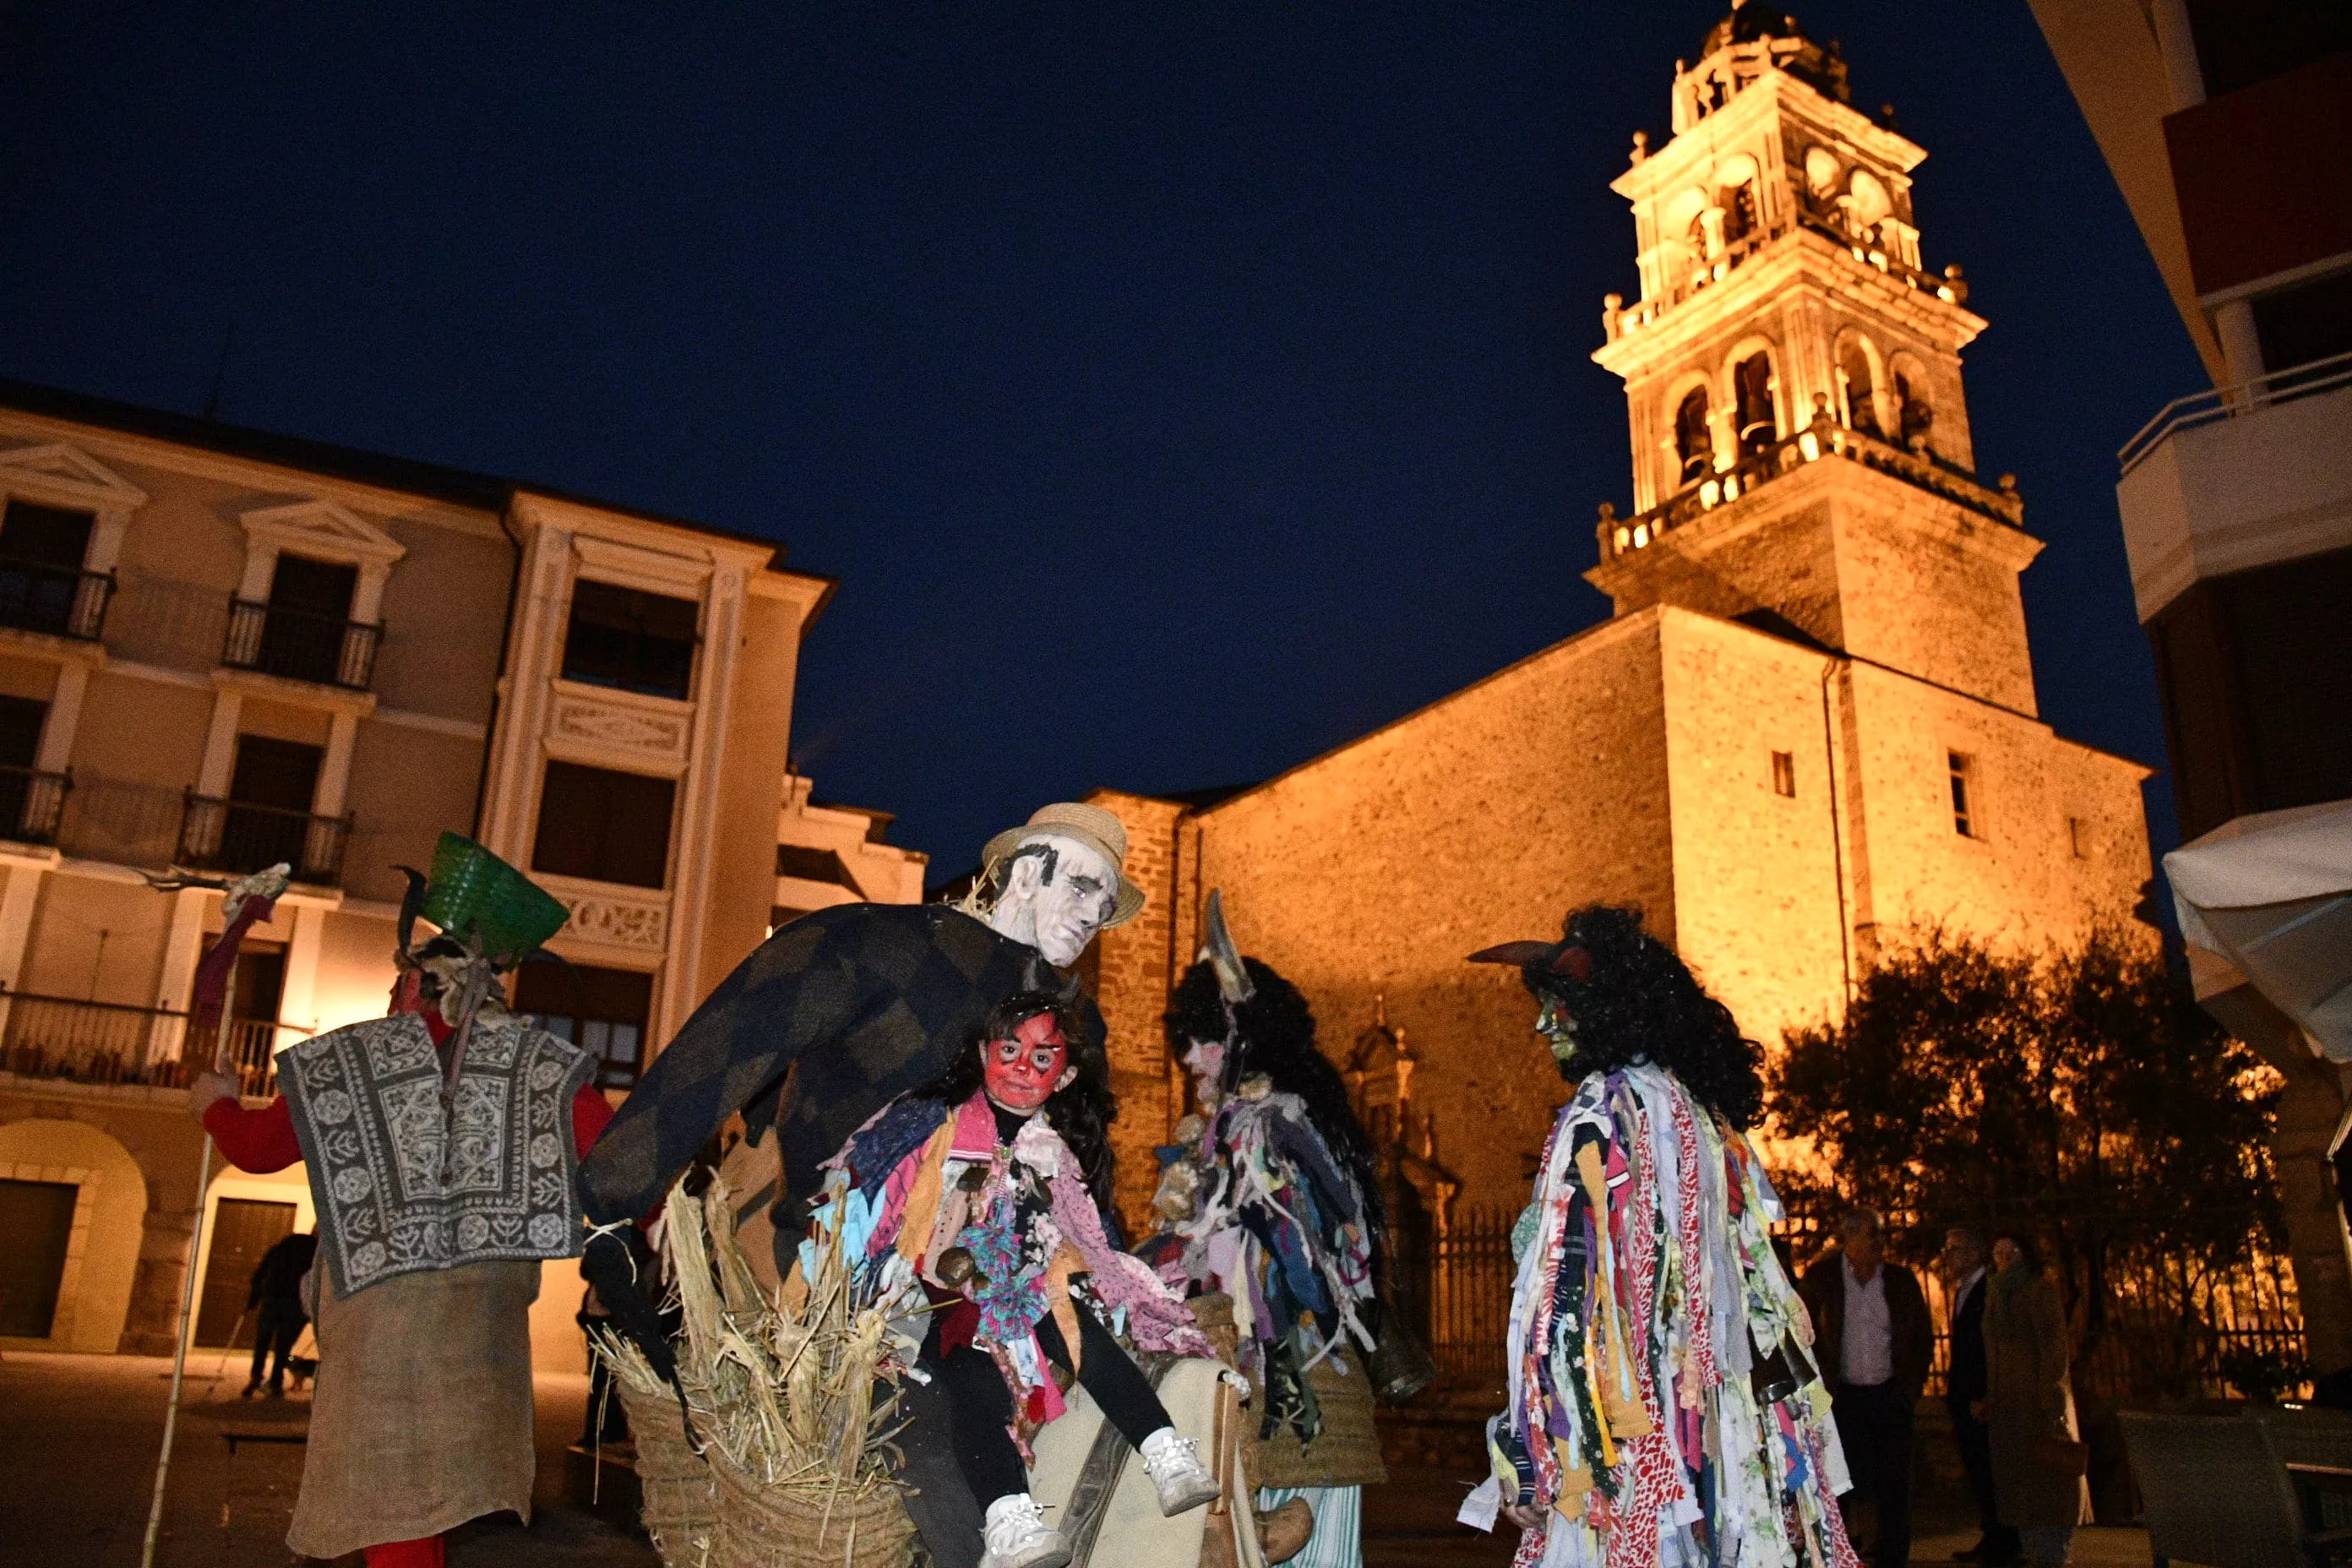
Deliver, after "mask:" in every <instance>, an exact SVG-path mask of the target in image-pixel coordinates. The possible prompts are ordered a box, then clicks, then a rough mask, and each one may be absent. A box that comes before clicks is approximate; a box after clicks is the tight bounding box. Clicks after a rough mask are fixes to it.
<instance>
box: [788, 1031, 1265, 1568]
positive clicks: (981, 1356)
mask: <svg viewBox="0 0 2352 1568" xmlns="http://www.w3.org/2000/svg"><path fill="white" fill-rule="evenodd" d="M1117 1110H1118V1102H1117V1100H1115V1099H1114V1098H1113V1097H1112V1094H1111V1089H1110V1066H1109V1061H1108V1058H1107V1057H1106V1056H1105V1054H1104V1051H1103V1048H1102V1047H1101V1046H1100V1045H1098V1044H1097V1043H1095V1042H1094V1041H1092V1040H1090V1039H1089V1038H1088V1037H1087V1036H1086V1035H1085V1034H1083V1033H1082V1032H1081V1031H1080V1030H1079V1029H1078V1028H1077V1027H1076V1018H1075V1017H1073V1016H1071V1014H1070V1012H1069V1011H1068V1009H1067V1008H1066V1005H1064V1004H1063V1003H1062V1002H1061V1000H1060V999H1059V998H1058V997H1056V996H1055V995H1053V994H1049V993H1046V992H1042V991H1028V992H1022V993H1019V994H1015V995H1013V996H1011V997H1009V998H1007V999H1006V1000H1005V1001H1004V1002H1003V1003H1001V1004H999V1005H997V1006H996V1007H995V1008H993V1009H992V1010H991V1012H990V1013H989V1015H988V1017H987V1018H986V1019H985V1020H984V1021H983V1023H982V1026H981V1027H980V1028H979V1029H978V1030H976V1031H975V1032H974V1036H973V1039H972V1043H971V1048H970V1049H969V1050H967V1051H966V1052H965V1053H964V1054H963V1055H962V1056H961V1057H959V1058H957V1059H956V1060H955V1062H954V1063H953V1064H952V1065H951V1066H950V1068H948V1070H947V1071H946V1072H945V1073H943V1074H941V1075H940V1077H939V1078H938V1079H936V1080H934V1081H933V1082H931V1083H930V1084H929V1085H927V1086H925V1087H924V1088H922V1089H919V1090H917V1091H916V1092H915V1093H913V1094H910V1095H908V1097H906V1098H905V1099H903V1100H898V1102H897V1103H895V1104H893V1105H892V1106H890V1107H889V1109H887V1110H885V1111H883V1112H882V1113H881V1114H880V1115H878V1116H877V1117H876V1118H875V1120H874V1121H872V1122H871V1123H869V1124H868V1125H867V1126H866V1127H865V1128H863V1129H861V1130H860V1131H858V1132H857V1133H856V1135H855V1136H853V1137H852V1138H851V1139H850V1140H849V1142H848V1143H847V1144H846V1145H845V1147H844V1148H843V1149H842V1150H841V1152H840V1153H839V1154H837V1155H836V1156H835V1159H834V1160H833V1161H832V1162H831V1164H832V1165H833V1167H834V1170H835V1174H834V1175H833V1177H832V1178H831V1179H830V1181H829V1182H828V1184H827V1187H826V1197H825V1201H824V1205H823V1206H822V1207H821V1208H820V1209H819V1211H818V1214H817V1215H816V1224H817V1226H820V1227H832V1226H840V1227H841V1231H842V1237H843V1247H844V1250H845V1253H846V1254H847V1255H849V1256H852V1257H856V1258H862V1259H863V1260H864V1261H863V1263H862V1265H861V1268H864V1269H866V1270H872V1271H878V1273H879V1279H878V1280H877V1282H876V1283H877V1289H878V1291H879V1293H881V1294H883V1295H886V1296H887V1295H888V1294H890V1293H892V1292H894V1291H895V1290H897V1289H899V1288H901V1287H902V1286H903V1285H904V1283H905V1282H907V1281H908V1280H909V1279H914V1280H919V1281H920V1282H921V1284H922V1286H923V1288H924V1290H925V1292H926V1293H927V1294H928V1295H929V1298H930V1300H931V1301H932V1302H933V1304H934V1310H932V1311H931V1312H930V1313H929V1323H928V1326H927V1328H926V1329H925V1331H924V1333H923V1338H922V1342H921V1350H920V1353H919V1357H918V1358H917V1360H916V1363H915V1365H916V1370H917V1371H918V1372H919V1373H922V1374H924V1375H926V1376H928V1377H929V1378H930V1379H931V1380H933V1381H934V1383H935V1384H937V1386H939V1387H940V1389H941V1390H942V1391H943V1392H944V1393H945V1394H946V1397H947V1403H948V1406H949V1413H950V1421H949V1431H950V1436H951V1438H952V1441H953V1444H954V1454H955V1460H956V1464H957V1466H958V1468H960V1469H961V1472H962V1474H963V1477H964V1480H965V1482H966V1484H967V1485H968V1486H969V1487H970V1488H971V1495H972V1496H973V1498H974V1499H976V1500H978V1501H979V1502H980V1503H981V1504H982V1508H983V1509H984V1510H985V1516H984V1517H985V1521H984V1525H983V1536H984V1541H985V1549H986V1552H985V1555H984V1556H982V1558H981V1563H982V1568H1062V1564H1064V1563H1067V1562H1068V1561H1069V1560H1070V1543H1069V1542H1068V1541H1067V1540H1066V1539H1065V1538H1064V1536H1063V1535H1062V1533H1061V1532H1060V1531H1057V1530H1055V1529H1053V1528H1051V1527H1049V1526H1048V1525H1047V1524H1046V1523H1045V1514H1044V1510H1043V1509H1042V1508H1041V1507H1040V1506H1039V1504H1038V1502H1037V1500H1035V1499H1034V1497H1032V1496H1031V1495H1030V1491H1029V1479H1028V1474H1027V1470H1026V1468H1025V1466H1024V1459H1025V1458H1028V1457H1029V1439H1030V1438H1031V1437H1032V1436H1034V1435H1035V1433H1036V1431H1037V1429H1038V1428H1039V1427H1041V1426H1045V1424H1046V1423H1048V1422H1050V1421H1053V1420H1054V1419H1055V1418H1056V1417H1058V1416H1059V1415H1061V1414H1062V1412H1063V1408H1064V1405H1063V1399H1062V1389H1061V1386H1060V1384H1058V1383H1057V1382H1056V1381H1055V1375H1054V1370H1055V1367H1059V1368H1060V1369H1062V1370H1063V1371H1064V1372H1066V1373H1072V1374H1075V1376H1076V1380H1077V1382H1078V1383H1079V1384H1082V1385H1083V1386H1084V1387H1085V1388H1086V1391H1087V1393H1088V1394H1092V1395H1093V1396H1094V1400H1095V1403H1096V1404H1097V1405H1100V1406H1101V1408H1102V1411H1103V1414H1104V1416H1105V1418H1106V1419H1107V1420H1108V1422H1109V1423H1110V1424H1111V1425H1112V1426H1114V1427H1116V1428H1117V1429H1118V1433H1119V1435H1120V1436H1123V1437H1125V1438H1126V1439H1127V1440H1128V1442H1129V1443H1130V1444H1131V1445H1133V1446H1134V1447H1135V1450H1136V1451H1137V1453H1139V1455H1140V1456H1141V1457H1142V1459H1143V1465H1144V1469H1145V1471H1146V1472H1147V1473H1148V1474H1149V1475H1150V1478H1151V1481H1152V1484H1153V1486H1154V1487H1155V1488H1156V1489H1158V1491H1159V1495H1160V1512H1161V1513H1163V1514H1176V1513H1181V1512H1183V1511H1185V1510H1188V1509H1194V1508H1198V1507H1200V1506H1201V1505H1202V1504H1203V1503H1206V1502H1210V1501H1212V1500H1214V1499H1215V1498H1216V1496H1217V1495H1218V1490H1219V1489H1218V1485H1217V1482H1216V1479H1214V1478H1213V1477H1212V1476H1211V1475H1210V1474H1209V1472H1208V1469H1207V1468H1206V1467H1204V1466H1203V1465H1202V1463H1201V1459H1200V1455H1199V1452H1198V1449H1197V1448H1196V1447H1195V1445H1194V1444H1193V1442H1192V1439H1191V1438H1189V1437H1184V1436H1180V1435H1179V1434H1178V1433H1177V1431H1176V1427H1175V1424H1174V1423H1173V1422H1172V1421H1171V1420H1170V1419H1169V1415H1168V1412H1167V1410H1166V1408H1165V1407H1163V1406H1162V1405H1161V1404H1160V1396H1159V1395H1158V1394H1154V1393H1153V1392H1152V1389H1151V1384H1150V1383H1149V1382H1147V1381H1146V1380H1145V1378H1144V1375H1143V1373H1142V1372H1141V1371H1140V1370H1139V1368H1138V1367H1137V1366H1136V1364H1135V1363H1134V1362H1133V1361H1132V1360H1130V1359H1129V1356H1128V1354H1127V1352H1126V1351H1125V1350H1124V1349H1122V1348H1121V1347H1120V1345H1119V1343H1118V1340H1116V1339H1114V1338H1113V1337H1112V1335H1111V1331H1110V1329H1109V1328H1108V1327H1107V1326H1106V1324H1105V1323H1104V1321H1103V1320H1104V1318H1105V1317H1106V1316H1117V1317H1119V1318H1123V1319H1124V1320H1125V1323H1126V1327H1127V1330H1128V1331H1129V1333H1130V1334H1132V1335H1133V1336H1134V1339H1135V1341H1136V1342H1137V1343H1138V1344H1139V1345H1140V1346H1141V1347H1142V1348H1144V1349H1146V1350H1152V1351H1167V1352H1178V1353H1185V1354H1194V1355H1201V1356H1207V1355H1210V1354H1212V1353H1213V1352H1211V1350H1210V1347H1209V1344H1208V1342H1207V1341H1206V1340H1204V1339H1203V1338H1202V1336H1201V1332H1200V1331H1199V1330H1198V1329H1197V1328H1195V1327H1194V1326H1193V1322H1192V1313H1191V1312H1190V1311H1189V1310H1187V1309H1186V1308H1185V1306H1184V1303H1183V1301H1182V1300H1181V1299H1180V1298H1179V1297H1178V1296H1177V1295H1176V1293H1175V1292H1174V1291H1172V1290H1171V1289H1169V1288H1168V1287H1167V1286H1166V1285H1165V1284H1163V1283H1162V1282H1161V1280H1160V1278H1159V1277H1158V1276H1157V1275H1155V1274H1153V1273H1152V1271H1151V1270H1150V1268H1149V1267H1148V1266H1146V1265H1145V1264H1144V1263H1143V1262H1142V1260H1141V1259H1139V1258H1134V1257H1131V1256H1129V1255H1128V1254H1126V1253H1124V1252H1121V1251H1119V1250H1118V1248H1117V1247H1115V1246H1114V1245H1113V1244H1112V1243H1111V1241H1110V1240H1109V1238H1108V1235H1107V1234H1106V1224H1105V1212H1104V1205H1103V1198H1102V1194H1103V1193H1104V1192H1105V1191H1107V1189H1108V1176H1109V1166H1110V1161H1109V1150H1108V1137H1107V1133H1108V1125H1109V1122H1110V1120H1111V1118H1112V1117H1113V1116H1114V1115H1115V1114H1116V1113H1117ZM806 1245H811V1246H813V1245H814V1244H813V1243H811V1244H806ZM810 1261H811V1262H813V1261H814V1260H813V1259H811V1260H810ZM1049 1363H1051V1364H1049Z"/></svg>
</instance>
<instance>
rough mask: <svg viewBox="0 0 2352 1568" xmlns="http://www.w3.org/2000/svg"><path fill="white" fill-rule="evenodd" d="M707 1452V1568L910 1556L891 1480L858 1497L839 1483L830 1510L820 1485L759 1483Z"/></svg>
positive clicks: (869, 1562) (812, 1566)
mask: <svg viewBox="0 0 2352 1568" xmlns="http://www.w3.org/2000/svg"><path fill="white" fill-rule="evenodd" d="M705 1457H706V1458H708V1459H709V1465H710V1472H711V1474H712V1475H713V1476H715V1477H717V1478H718V1481H719V1529H718V1533H717V1535H716V1536H715V1537H714V1538H713V1540H712V1542H711V1545H710V1556H709V1568H907V1565H908V1563H912V1562H913V1561H914V1556H915V1525H914V1521H912V1520H910V1519H908V1517H907V1506H906V1504H905V1503H904V1502H902V1501H901V1500H899V1496H898V1488H897V1487H895V1486H890V1485H887V1484H880V1483H877V1484H870V1485H868V1486H867V1487H866V1491H865V1495H864V1496H862V1497H861V1496H858V1495H856V1493H855V1492H854V1491H852V1489H850V1488H848V1487H843V1488H842V1489H840V1490H839V1491H838V1492H836V1493H834V1494H833V1496H832V1506H831V1508H830V1509H828V1508H827V1507H826V1495H827V1489H824V1488H822V1487H814V1486H813V1487H805V1488H803V1487H793V1488H785V1487H772V1486H765V1485H762V1484H761V1482H759V1481H757V1480H754V1479H752V1478H751V1477H750V1476H748V1475H746V1474H744V1472H743V1471H742V1470H741V1469H740V1468H737V1467H736V1466H735V1465H734V1463H733V1462H731V1461H730V1460H729V1458H727V1456H726V1455H724V1454H722V1453H720V1452H719V1450H718V1449H716V1448H713V1449H711V1450H709V1453H708V1454H707V1455H706V1456H705Z"/></svg>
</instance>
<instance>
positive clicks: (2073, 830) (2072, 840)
mask: <svg viewBox="0 0 2352 1568" xmlns="http://www.w3.org/2000/svg"><path fill="white" fill-rule="evenodd" d="M2066 850H2067V853H2068V854H2070V855H2072V856H2074V858H2075V859H2077V860H2088V859H2089V858H2091V825H2090V824H2089V823H2087V822H2085V821H2084V820H2083V819H2082V818H2081V817H2079V816H2070V817H2068V818H2067V819H2066Z"/></svg>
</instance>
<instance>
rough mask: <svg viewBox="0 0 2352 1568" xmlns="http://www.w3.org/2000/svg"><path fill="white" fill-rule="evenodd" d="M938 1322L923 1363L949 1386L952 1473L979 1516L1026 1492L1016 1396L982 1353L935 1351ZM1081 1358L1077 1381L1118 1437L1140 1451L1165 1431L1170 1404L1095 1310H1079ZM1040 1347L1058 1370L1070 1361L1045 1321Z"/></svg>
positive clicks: (1026, 1475) (1059, 1337)
mask: <svg viewBox="0 0 2352 1568" xmlns="http://www.w3.org/2000/svg"><path fill="white" fill-rule="evenodd" d="M939 1334H940V1330H939V1323H938V1321H937V1320H936V1319H935V1320H934V1321H932V1324H931V1333H930V1339H929V1342H928V1343H926V1344H925V1345H924V1346H923V1353H922V1357H921V1360H922V1365H923V1369H924V1370H925V1371H927V1372H929V1373H930V1374H931V1375H932V1376H933V1377H934V1378H936V1379H938V1380H939V1382H940V1384H941V1385H942V1386H943V1387H944V1388H945V1389H946V1391H947V1393H948V1396H949V1404H950V1409H951V1410H952V1412H953V1417H952V1421H951V1425H952V1426H953V1428H954V1441H955V1458H956V1468H959V1469H961V1471H962V1472H963V1477H964V1480H965V1482H966V1484H968V1485H969V1486H970V1487H971V1495H972V1498H973V1499H974V1500H976V1501H977V1502H978V1503H979V1504H980V1506H981V1508H982V1510H983V1511H985V1510H986V1509H987V1507H988V1505H989V1504H990V1503H992V1502H994V1501H995V1500H997V1499H998V1498H1001V1497H1011V1496H1013V1494H1014V1493H1016V1492H1025V1491H1027V1490H1028V1489H1029V1473H1028V1471H1027V1470H1025V1469H1024V1468H1022V1464H1021V1449H1020V1447H1018V1446H1017V1445H1016V1444H1014V1442H1013V1434H1012V1433H1011V1432H1010V1431H1008V1430H1007V1429H1006V1428H1007V1427H1009V1426H1011V1425H1012V1421H1013V1391H1012V1390H1011V1389H1010V1388H1007V1387H1006V1386H1005V1385H1004V1374H1003V1373H1001V1372H999V1371H997V1370H996V1362H995V1360H994V1358H993V1357H992V1356H990V1355H989V1353H988V1352H986V1351H982V1350H975V1349H973V1348H972V1347H971V1346H970V1345H959V1346H957V1347H956V1348H955V1349H954V1350H953V1351H951V1352H949V1353H948V1354H946V1355H944V1356H942V1355H940V1353H939V1344H940V1340H939ZM1078 1339H1079V1341H1080V1345H1079V1350H1080V1357H1079V1362H1078V1383H1079V1385H1080V1386H1081V1387H1083V1388H1084V1389H1085V1390H1086V1391H1087V1393H1088V1394H1092V1395H1094V1400H1095V1403H1096V1404H1097V1405H1101V1406H1102V1412H1103V1415H1104V1417H1105V1418H1106V1419H1107V1420H1108V1421H1109V1422H1110V1424H1111V1425H1112V1426H1115V1427H1117V1428H1118V1435H1119V1436H1122V1437H1124V1438H1126V1439H1127V1440H1128V1442H1129V1443H1130V1444H1132V1445H1134V1446H1135V1447H1142V1446H1143V1440H1144V1439H1145V1438H1146V1437H1149V1436H1151V1434H1153V1433H1154V1432H1157V1431H1159V1430H1160V1428H1161V1427H1162V1426H1168V1425H1169V1424H1170V1423H1169V1420H1168V1409H1167V1406H1165V1405H1161V1404H1160V1396H1159V1395H1158V1394H1154V1393H1152V1392H1151V1384H1150V1383H1149V1382H1147V1381H1145V1379H1144V1375H1143V1371H1142V1369H1141V1368H1140V1367H1138V1366H1137V1365H1136V1364H1135V1363H1134V1362H1133V1361H1131V1360H1129V1358H1128V1353H1127V1352H1126V1351H1125V1350H1123V1349H1121V1348H1120V1346H1119V1342H1118V1341H1117V1340H1115V1339H1113V1338H1111V1336H1110V1331H1109V1330H1108V1329H1106V1328H1104V1327H1103V1326H1102V1324H1101V1322H1100V1321H1097V1319H1096V1317H1095V1315H1094V1313H1093V1312H1091V1311H1089V1310H1087V1309H1086V1308H1084V1307H1080V1308H1079V1309H1078ZM1037 1343H1038V1346H1039V1348H1041V1349H1042V1350H1044V1351H1045V1354H1046V1355H1047V1356H1048V1357H1049V1358H1050V1359H1052V1360H1053V1361H1054V1362H1055V1363H1057V1364H1058V1365H1060V1366H1062V1367H1064V1368H1067V1367H1068V1366H1069V1364H1070V1352H1069V1347H1068V1345H1066V1343H1065V1342H1063V1339H1062V1331H1061V1330H1060V1329H1059V1328H1058V1327H1056V1326H1055V1322H1054V1320H1053V1319H1052V1318H1050V1317H1048V1318H1045V1319H1044V1320H1042V1321H1040V1322H1039V1323H1038V1324H1037Z"/></svg>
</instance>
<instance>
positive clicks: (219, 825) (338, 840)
mask: <svg viewBox="0 0 2352 1568" xmlns="http://www.w3.org/2000/svg"><path fill="white" fill-rule="evenodd" d="M351 831H352V819H351V818H350V817H349V816H312V815H311V814H310V813H309V812H307V811H290V810H288V809H287V808H286V807H284V806H277V805H254V804H252V803H251V802H248V801H241V800H218V799H215V798H214V797H212V796H210V795H198V794H196V793H195V792H194V791H193V790H191V791H188V792H187V793H186V794H185V795H184V796H183V797H182V807H181V814H180V843H179V848H178V850H177V851H176V852H175V853H174V854H173V861H174V862H175V863H176V864H178V865H181V866H184V867H186V868H189V869H191V870H198V871H226V872H229V873H231V874H232V875H235V876H240V877H242V876H249V875H251V874H252V873H253V872H256V871H259V870H264V869H266V868H268V867H271V866H275V865H277V864H278V863H279V862H281V861H283V862H284V863H285V864H287V865H289V866H290V867H292V868H294V880H296V881H297V882H309V883H313V884H316V885H318V886H321V887H334V886H336V885H338V884H339V883H341V880H342V875H343V847H344V845H345V843H346V842H347V841H348V840H349V838H350V837H351Z"/></svg>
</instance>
